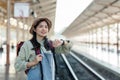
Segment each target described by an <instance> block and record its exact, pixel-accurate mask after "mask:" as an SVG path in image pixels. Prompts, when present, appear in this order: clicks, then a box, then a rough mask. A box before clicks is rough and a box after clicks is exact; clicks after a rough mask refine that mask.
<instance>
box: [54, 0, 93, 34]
mask: <svg viewBox="0 0 120 80" xmlns="http://www.w3.org/2000/svg"><path fill="white" fill-rule="evenodd" d="M92 1H93V0H57V6H56V18H55V29H54V31H55V33H56V34H60V33H61V32H63V31H64V30H65V29H66V28H67V27H68V26H69V25H70V24H71V23H72V22H73V21H74V20H75V19H76V18H77V17H78V16H79V15H80V14H81V13H82V12H83V11H84V9H86V7H87V6H88V5H89V4H90V3H91V2H92Z"/></svg>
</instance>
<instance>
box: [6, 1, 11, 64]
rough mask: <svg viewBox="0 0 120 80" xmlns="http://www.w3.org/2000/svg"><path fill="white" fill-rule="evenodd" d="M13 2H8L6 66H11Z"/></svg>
mask: <svg viewBox="0 0 120 80" xmlns="http://www.w3.org/2000/svg"><path fill="white" fill-rule="evenodd" d="M10 3H11V0H8V1H7V17H8V19H7V31H6V37H7V38H6V39H7V45H6V65H10V58H9V53H10V15H11V6H10V5H11V4H10Z"/></svg>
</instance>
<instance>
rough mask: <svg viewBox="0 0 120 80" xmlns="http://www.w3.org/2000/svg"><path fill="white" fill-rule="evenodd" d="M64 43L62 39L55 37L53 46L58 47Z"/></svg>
mask: <svg viewBox="0 0 120 80" xmlns="http://www.w3.org/2000/svg"><path fill="white" fill-rule="evenodd" d="M62 43H63V41H62V40H59V39H55V40H54V41H53V43H52V44H53V47H58V46H60V45H62Z"/></svg>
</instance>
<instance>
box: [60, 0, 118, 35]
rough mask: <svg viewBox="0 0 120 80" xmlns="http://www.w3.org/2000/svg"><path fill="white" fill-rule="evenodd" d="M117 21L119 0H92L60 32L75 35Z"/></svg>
mask: <svg viewBox="0 0 120 80" xmlns="http://www.w3.org/2000/svg"><path fill="white" fill-rule="evenodd" d="M119 21H120V0H93V2H92V3H91V4H90V5H89V6H88V7H87V8H86V9H85V10H84V11H83V12H82V13H81V14H80V15H79V16H78V17H77V18H76V19H75V20H74V21H73V22H72V23H71V24H70V25H69V27H68V28H67V29H66V30H65V31H64V32H63V33H62V34H63V35H65V36H68V37H72V36H77V35H80V34H83V33H85V32H88V31H89V30H91V29H95V28H98V27H102V26H105V25H109V24H113V23H116V22H119Z"/></svg>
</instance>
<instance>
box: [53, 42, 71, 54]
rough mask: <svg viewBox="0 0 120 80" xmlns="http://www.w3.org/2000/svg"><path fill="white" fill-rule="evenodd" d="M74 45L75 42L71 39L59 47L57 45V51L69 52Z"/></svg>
mask: <svg viewBox="0 0 120 80" xmlns="http://www.w3.org/2000/svg"><path fill="white" fill-rule="evenodd" d="M72 46H73V43H72V42H71V41H70V42H69V43H67V44H65V45H61V46H59V47H56V48H55V53H69V52H70V50H71V48H72Z"/></svg>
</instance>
